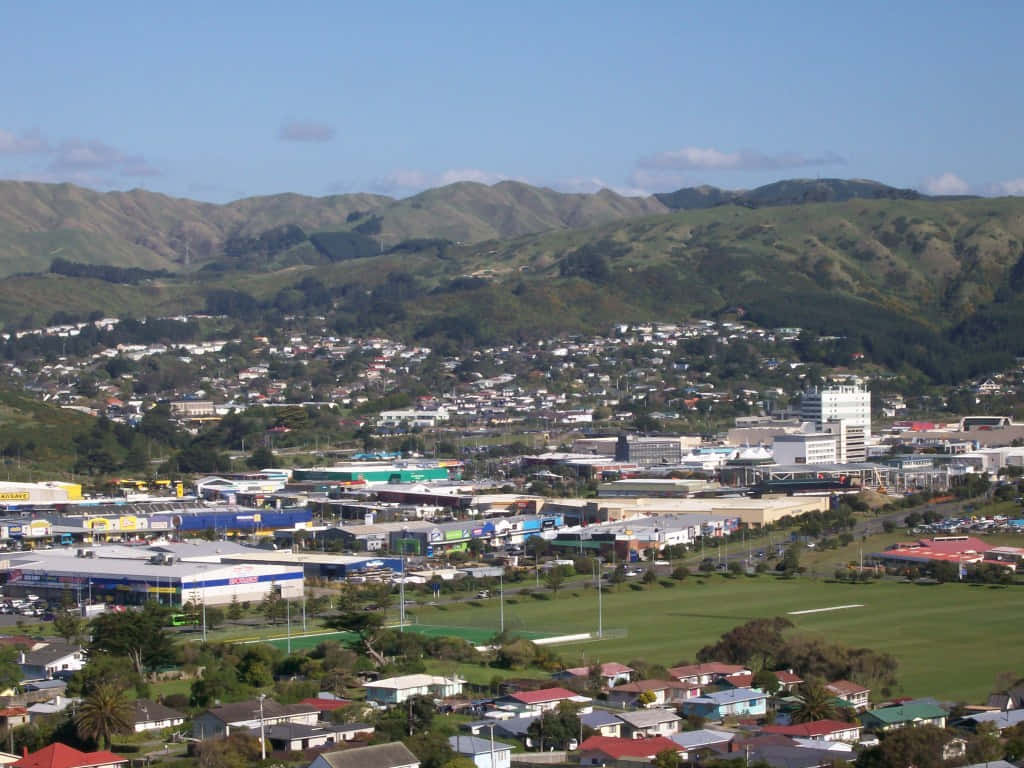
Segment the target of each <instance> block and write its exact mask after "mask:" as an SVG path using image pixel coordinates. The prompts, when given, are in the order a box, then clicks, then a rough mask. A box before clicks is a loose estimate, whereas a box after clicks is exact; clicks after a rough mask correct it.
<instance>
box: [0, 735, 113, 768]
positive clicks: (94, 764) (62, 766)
mask: <svg viewBox="0 0 1024 768" xmlns="http://www.w3.org/2000/svg"><path fill="white" fill-rule="evenodd" d="M11 765H12V766H14V768H127V766H128V758H126V757H121V756H120V755H115V754H114V753H113V752H107V751H106V750H100V751H99V752H80V751H78V750H77V749H75V748H74V747H69V746H67V745H66V744H61V743H60V742H59V741H58V742H55V743H53V744H51V745H50V746H48V747H43V748H42V749H40V750H39V751H38V752H32V753H28V752H27V751H26V754H25V756H24V757H22V758H21V759H20V760H18V761H17V762H15V763H12V764H11Z"/></svg>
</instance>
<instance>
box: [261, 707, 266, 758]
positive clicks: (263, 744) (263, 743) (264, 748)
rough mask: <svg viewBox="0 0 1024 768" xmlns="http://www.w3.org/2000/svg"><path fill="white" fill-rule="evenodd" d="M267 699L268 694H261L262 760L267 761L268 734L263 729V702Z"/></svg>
mask: <svg viewBox="0 0 1024 768" xmlns="http://www.w3.org/2000/svg"><path fill="white" fill-rule="evenodd" d="M265 698H267V694H265V693H261V694H260V759H262V760H264V761H265V760H266V759H267V733H266V730H265V729H264V727H263V700H264V699H265Z"/></svg>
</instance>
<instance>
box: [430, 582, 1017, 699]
mask: <svg viewBox="0 0 1024 768" xmlns="http://www.w3.org/2000/svg"><path fill="white" fill-rule="evenodd" d="M1020 590H1021V588H1020V587H1016V588H1005V589H995V588H987V587H971V586H967V585H961V584H946V585H940V586H928V587H926V586H917V585H912V584H899V583H894V582H884V583H874V584H869V585H855V586H851V585H845V584H829V583H825V581H815V580H810V579H801V580H794V581H777V580H775V579H774V578H772V577H768V576H760V577H757V578H737V579H728V578H724V577H721V576H713V577H709V578H708V579H706V580H705V583H704V584H700V583H699V580H698V579H696V578H691V579H689V580H687V581H686V582H685V583H683V584H681V585H677V586H676V587H673V588H665V587H662V586H660V585H654V586H652V587H648V588H647V589H646V590H645V591H643V592H635V591H633V590H631V589H628V588H624V587H623V588H620V591H618V592H615V593H608V592H606V593H605V595H604V626H605V627H606V628H607V629H623V628H624V629H626V630H627V631H628V633H627V634H626V636H624V637H612V638H609V639H607V640H603V641H599V642H589V643H582V644H575V645H564V646H557V648H556V651H557V652H558V653H559V654H560V655H561V656H562V658H563V659H564V660H565V661H566V662H568V663H577V662H580V663H583V662H586V663H591V662H593V661H596V660H598V659H600V660H602V661H610V660H618V661H622V662H627V661H629V660H630V659H638V658H642V659H648V660H650V661H654V662H661V663H664V664H674V663H677V662H679V661H681V660H687V659H688V660H692V659H693V658H694V656H695V654H696V651H697V650H698V649H699V648H701V647H702V646H703V645H706V644H708V643H711V642H713V641H714V640H715V639H717V637H718V636H719V635H721V634H722V633H723V632H725V631H727V630H728V629H731V628H732V627H734V626H736V625H738V624H741V623H743V622H744V621H747V620H748V619H750V618H754V617H759V616H776V615H785V614H786V613H787V612H789V611H794V610H805V609H809V608H823V607H828V606H835V605H846V604H851V603H863V604H864V605H865V607H864V608H854V609H849V610H842V611H834V612H828V613H817V614H804V615H802V616H790V617H789V618H790V619H791V620H792V621H793V623H794V624H795V625H796V628H797V631H799V632H801V633H806V634H810V635H814V636H818V637H821V638H823V639H825V640H828V641H836V640H838V641H841V642H843V643H845V644H847V645H851V646H857V647H864V646H866V647H871V648H875V649H878V650H883V651H887V652H889V653H892V654H893V655H894V656H896V657H897V659H899V662H900V669H899V673H898V676H899V679H900V682H901V684H902V686H903V692H904V693H906V694H907V695H912V696H923V695H935V696H939V697H941V698H949V699H963V700H966V701H973V702H981V701H984V699H985V696H986V695H987V694H988V692H989V690H990V689H991V687H992V685H993V683H994V680H995V677H996V675H997V674H998V673H1000V672H1003V671H1007V670H1014V671H1016V672H1018V673H1019V672H1020V670H1022V669H1024V646H1021V645H1020V644H1019V643H1017V644H1015V643H1008V642H1005V638H1007V637H1010V636H1013V635H1014V634H1015V633H1016V631H1017V628H1018V627H1019V626H1020V625H1021V622H1022V621H1024V602H1022V601H1021V599H1020V598H1021V591H1020ZM576 592H577V593H578V594H579V597H575V596H574V595H573V593H572V592H568V591H566V590H563V591H562V593H561V594H560V595H559V597H558V598H557V599H556V600H555V601H539V600H534V599H532V598H527V599H521V600H519V602H518V604H515V605H510V604H509V603H508V602H506V605H505V622H506V626H509V627H516V626H522V627H524V628H527V629H532V630H547V631H551V632H558V633H572V632H579V631H587V630H594V629H595V628H596V624H597V605H596V596H595V594H594V592H593V590H576ZM491 602H492V603H493V602H494V601H491ZM416 616H417V618H418V620H419V621H421V622H424V623H429V624H441V623H445V622H447V623H449V624H451V625H453V626H490V627H495V626H496V625H497V605H496V604H495V605H487V606H486V607H483V608H474V607H471V606H458V607H452V608H450V609H449V610H447V611H439V610H437V609H434V608H430V607H426V606H424V607H418V608H417V609H416ZM994 648H999V653H992V652H991V650H992V649H994ZM954 660H955V661H954ZM950 661H953V663H950Z"/></svg>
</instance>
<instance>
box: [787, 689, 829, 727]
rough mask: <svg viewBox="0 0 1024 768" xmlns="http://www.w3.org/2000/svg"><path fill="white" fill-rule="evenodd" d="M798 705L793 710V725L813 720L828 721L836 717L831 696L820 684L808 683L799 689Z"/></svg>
mask: <svg viewBox="0 0 1024 768" xmlns="http://www.w3.org/2000/svg"><path fill="white" fill-rule="evenodd" d="M798 698H799V699H800V703H799V704H798V705H797V708H796V709H794V710H793V714H792V720H793V722H794V723H810V722H813V721H814V720H828V719H830V718H834V717H835V716H836V708H835V706H834V705H833V704H832V694H831V693H829V692H828V690H827V689H826V688H825V686H824V685H822V684H821V683H820V682H808V683H805V684H804V685H803V686H802V687H801V688H800V696H799V697H798Z"/></svg>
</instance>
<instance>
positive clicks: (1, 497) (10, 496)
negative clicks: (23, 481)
mask: <svg viewBox="0 0 1024 768" xmlns="http://www.w3.org/2000/svg"><path fill="white" fill-rule="evenodd" d="M29 498H30V496H29V493H28V491H4V492H3V493H0V501H28V500H29Z"/></svg>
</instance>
